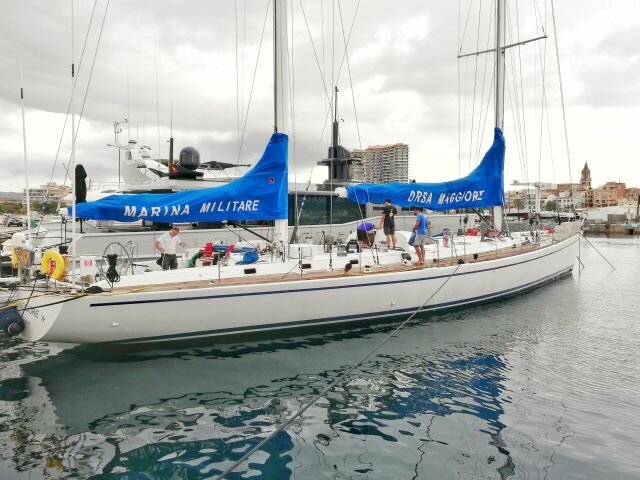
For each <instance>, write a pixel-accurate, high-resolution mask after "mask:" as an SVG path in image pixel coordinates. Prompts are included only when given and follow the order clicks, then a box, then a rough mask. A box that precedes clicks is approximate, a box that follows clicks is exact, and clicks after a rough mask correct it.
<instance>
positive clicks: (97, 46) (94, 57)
mask: <svg viewBox="0 0 640 480" xmlns="http://www.w3.org/2000/svg"><path fill="white" fill-rule="evenodd" d="M110 2H111V0H107V6H106V7H105V9H104V16H103V17H102V24H101V25H100V32H99V33H98V40H97V42H96V50H95V52H94V55H93V60H92V62H91V69H90V70H89V81H88V82H87V89H86V90H85V92H84V97H83V99H82V107H81V108H80V115H79V116H78V126H77V127H76V129H75V136H76V138H77V137H78V132H79V131H80V123H81V122H82V118H83V114H84V107H85V105H86V103H87V96H88V95H89V87H90V86H91V79H92V78H93V70H94V67H95V65H96V59H97V58H98V49H99V47H100V40H101V39H102V32H103V30H104V24H105V21H106V20H107V13H108V11H109V3H110ZM77 78H78V77H77V76H76V81H77ZM74 87H75V83H74ZM69 161H70V160H69ZM72 174H75V172H74V173H70V172H69V168H66V176H68V177H69V178H70V177H71V175H72ZM66 176H65V182H66ZM70 180H72V179H71V178H70Z"/></svg>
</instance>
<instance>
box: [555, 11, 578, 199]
mask: <svg viewBox="0 0 640 480" xmlns="http://www.w3.org/2000/svg"><path fill="white" fill-rule="evenodd" d="M551 18H552V19H553V38H554V39H555V49H556V62H557V66H558V77H559V80H560V103H561V104H562V124H563V126H564V141H565V146H566V149H567V161H568V163H569V185H571V203H572V206H573V208H574V210H575V197H574V194H573V193H574V186H573V175H572V173H571V152H570V150H569V133H568V129H567V114H566V111H565V103H564V89H563V88H562V71H561V70H560V53H559V51H558V31H557V30H556V9H555V4H554V1H553V0H551Z"/></svg>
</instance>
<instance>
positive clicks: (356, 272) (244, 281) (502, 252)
mask: <svg viewBox="0 0 640 480" xmlns="http://www.w3.org/2000/svg"><path fill="white" fill-rule="evenodd" d="M539 248H545V247H538V246H537V245H525V246H521V247H516V248H502V249H498V250H497V251H495V250H494V251H491V252H484V253H480V254H477V258H474V256H473V254H469V255H460V256H457V257H450V258H446V259H440V261H439V262H433V263H431V264H428V265H415V264H411V265H404V264H403V263H400V262H398V263H394V264H391V265H383V266H374V265H371V266H370V271H369V272H365V271H364V270H365V268H364V265H360V264H355V265H353V266H352V268H351V269H350V270H349V271H348V272H345V271H344V269H343V268H338V269H336V270H333V271H322V272H317V271H316V272H309V271H306V270H303V273H302V275H301V274H300V270H299V269H297V268H296V269H294V270H292V271H291V272H290V273H288V274H284V275H283V274H281V273H279V274H270V275H245V276H243V277H234V278H223V279H221V280H220V281H219V280H217V279H216V280H193V281H189V282H176V283H162V284H157V285H154V284H151V285H138V286H136V287H115V288H113V290H111V293H113V294H123V293H127V292H153V291H163V290H176V291H177V290H192V289H198V288H208V287H213V286H230V285H252V284H254V285H262V284H268V283H279V282H291V281H305V280H318V279H326V278H338V277H345V276H350V277H353V276H368V275H375V274H377V273H394V272H406V271H411V270H422V269H425V268H438V267H447V266H451V265H456V264H458V263H459V260H460V259H463V260H464V263H479V262H486V261H489V260H496V259H499V258H508V257H513V256H516V255H520V254H522V253H526V252H531V251H534V250H538V249H539ZM343 258H345V259H346V260H347V261H348V260H350V259H349V258H348V257H340V259H343Z"/></svg>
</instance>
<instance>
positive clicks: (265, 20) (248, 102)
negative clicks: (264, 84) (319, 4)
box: [240, 0, 271, 152]
mask: <svg viewBox="0 0 640 480" xmlns="http://www.w3.org/2000/svg"><path fill="white" fill-rule="evenodd" d="M270 6H271V0H269V1H268V2H267V8H266V10H265V12H264V21H263V22H262V33H261V34H260V43H259V45H258V54H257V55H256V66H255V68H254V70H253V78H252V80H251V89H250V90H249V99H248V101H247V112H246V114H245V117H244V122H243V126H242V136H241V138H240V152H241V151H242V147H243V145H244V134H245V132H246V130H247V121H248V119H249V109H250V108H251V98H252V96H253V87H254V85H255V82H256V74H257V72H258V65H259V63H260V52H261V50H262V41H263V40H264V31H265V28H266V26H267V18H268V17H269V7H270Z"/></svg>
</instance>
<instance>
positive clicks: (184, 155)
mask: <svg viewBox="0 0 640 480" xmlns="http://www.w3.org/2000/svg"><path fill="white" fill-rule="evenodd" d="M180 166H182V167H184V168H188V169H189V170H195V169H196V168H198V167H199V166H200V152H198V150H196V149H195V148H193V147H184V148H183V149H182V150H180Z"/></svg>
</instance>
